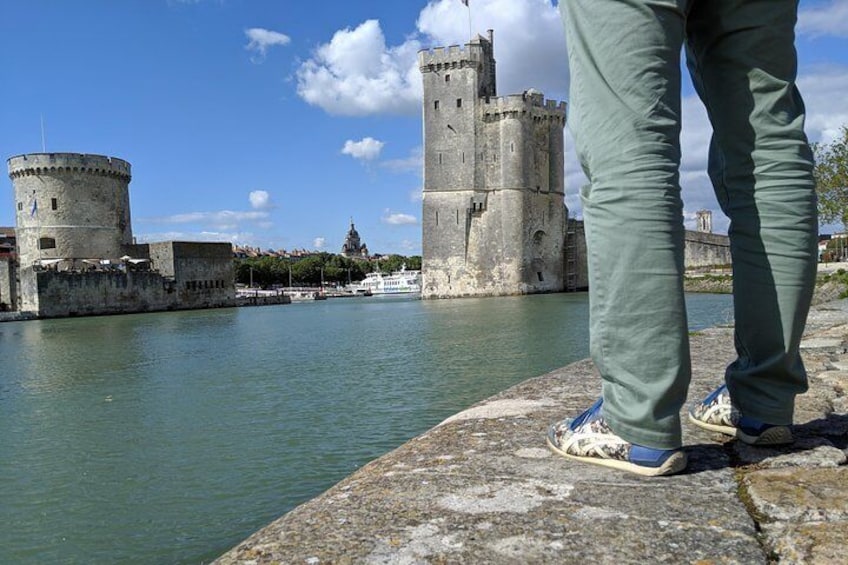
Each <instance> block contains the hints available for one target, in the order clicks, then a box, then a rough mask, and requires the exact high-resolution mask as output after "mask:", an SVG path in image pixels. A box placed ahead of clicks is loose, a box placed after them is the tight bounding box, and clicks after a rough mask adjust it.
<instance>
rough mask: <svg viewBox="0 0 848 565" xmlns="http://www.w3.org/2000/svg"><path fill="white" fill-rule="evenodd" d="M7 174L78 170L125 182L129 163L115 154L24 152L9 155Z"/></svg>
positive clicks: (129, 177) (13, 175) (21, 175)
mask: <svg viewBox="0 0 848 565" xmlns="http://www.w3.org/2000/svg"><path fill="white" fill-rule="evenodd" d="M7 164H8V167H9V178H12V179H16V178H20V177H24V176H29V175H41V174H45V173H70V172H74V173H76V172H80V173H86V174H90V175H98V176H105V177H112V178H120V179H123V180H125V181H126V182H129V181H130V179H131V178H132V173H131V168H130V164H129V162H127V161H124V160H123V159H118V158H117V157H107V156H104V155H89V154H85V153H28V154H24V155H17V156H15V157H11V158H10V159H9V160H8V161H7Z"/></svg>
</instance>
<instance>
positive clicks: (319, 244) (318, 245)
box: [312, 237, 327, 249]
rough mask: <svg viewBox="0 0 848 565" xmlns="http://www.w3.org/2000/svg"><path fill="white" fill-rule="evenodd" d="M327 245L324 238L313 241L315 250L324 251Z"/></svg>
mask: <svg viewBox="0 0 848 565" xmlns="http://www.w3.org/2000/svg"><path fill="white" fill-rule="evenodd" d="M325 245H327V239H326V238H323V237H316V238H315V239H313V240H312V247H314V248H315V249H324V246H325Z"/></svg>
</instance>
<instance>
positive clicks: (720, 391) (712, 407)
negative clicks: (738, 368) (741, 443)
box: [689, 384, 741, 427]
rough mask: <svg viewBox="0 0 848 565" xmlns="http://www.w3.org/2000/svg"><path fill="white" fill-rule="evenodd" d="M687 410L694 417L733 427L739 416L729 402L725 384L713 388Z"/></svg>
mask: <svg viewBox="0 0 848 565" xmlns="http://www.w3.org/2000/svg"><path fill="white" fill-rule="evenodd" d="M689 412H690V413H691V414H692V416H693V417H694V418H695V419H697V420H699V421H701V422H704V423H706V424H713V425H717V426H729V427H735V426H736V424H737V423H738V422H739V418H740V417H741V416H740V414H739V411H738V410H737V409H736V408H735V407H734V406H733V404H732V403H731V402H730V393H729V392H728V390H727V385H726V384H723V385H721V386H720V387H718V388H717V389H715V390H714V391H713V392H712V393H710V395H709V396H707V397H706V398H705V399H704V400H703V401H702V402H700V403H698V404H695V405H694V406H692V408H691V409H690V411H689Z"/></svg>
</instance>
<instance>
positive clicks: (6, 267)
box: [0, 259, 18, 312]
mask: <svg viewBox="0 0 848 565" xmlns="http://www.w3.org/2000/svg"><path fill="white" fill-rule="evenodd" d="M15 274H16V270H15V263H14V261H13V260H10V259H0V312H5V311H10V310H17V308H18V306H17V304H18V299H17V296H18V292H17V284H16V281H15V278H16V276H15Z"/></svg>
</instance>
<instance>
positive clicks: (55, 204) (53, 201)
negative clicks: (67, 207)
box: [50, 198, 59, 210]
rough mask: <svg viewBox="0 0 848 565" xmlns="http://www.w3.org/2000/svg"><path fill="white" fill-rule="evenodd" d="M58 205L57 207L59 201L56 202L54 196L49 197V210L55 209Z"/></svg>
mask: <svg viewBox="0 0 848 565" xmlns="http://www.w3.org/2000/svg"><path fill="white" fill-rule="evenodd" d="M58 207H59V203H58V202H56V199H55V198H51V199H50V209H51V210H55V209H56V208H58Z"/></svg>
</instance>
